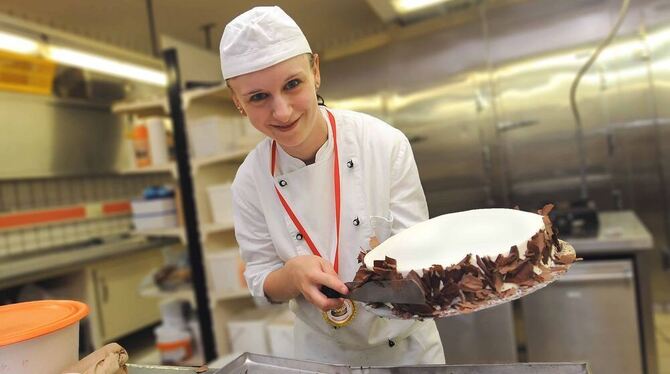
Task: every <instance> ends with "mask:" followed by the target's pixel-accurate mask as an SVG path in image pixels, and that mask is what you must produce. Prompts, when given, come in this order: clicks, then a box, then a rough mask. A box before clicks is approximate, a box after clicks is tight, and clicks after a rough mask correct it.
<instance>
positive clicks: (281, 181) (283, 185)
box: [279, 179, 288, 187]
mask: <svg viewBox="0 0 670 374" xmlns="http://www.w3.org/2000/svg"><path fill="white" fill-rule="evenodd" d="M287 184H288V183H286V181H285V180H283V179H282V180H280V181H279V185H280V186H282V187H286V185H287Z"/></svg>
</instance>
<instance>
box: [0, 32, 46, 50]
mask: <svg viewBox="0 0 670 374" xmlns="http://www.w3.org/2000/svg"><path fill="white" fill-rule="evenodd" d="M39 48H40V46H39V44H38V43H37V42H35V41H33V40H30V39H28V38H24V37H21V36H17V35H12V34H7V33H4V32H2V31H0V49H2V50H5V51H10V52H14V53H22V54H34V53H37V51H39Z"/></svg>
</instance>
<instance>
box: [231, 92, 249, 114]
mask: <svg viewBox="0 0 670 374" xmlns="http://www.w3.org/2000/svg"><path fill="white" fill-rule="evenodd" d="M232 99H233V104H235V108H237V111H238V112H240V114H241V115H243V116H246V115H247V113H246V112H245V111H244V109H243V108H242V104H240V100H239V99H238V98H237V96H235V92H233V95H232Z"/></svg>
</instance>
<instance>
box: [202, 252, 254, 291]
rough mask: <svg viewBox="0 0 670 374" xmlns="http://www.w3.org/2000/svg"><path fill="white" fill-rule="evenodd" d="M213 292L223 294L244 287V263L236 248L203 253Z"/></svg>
mask: <svg viewBox="0 0 670 374" xmlns="http://www.w3.org/2000/svg"><path fill="white" fill-rule="evenodd" d="M205 256H206V257H205V258H206V260H207V269H208V270H209V272H210V275H211V278H212V285H213V286H214V287H213V288H214V292H216V293H217V294H225V293H232V292H239V291H241V290H244V289H245V288H246V282H245V281H244V263H243V262H242V257H241V256H240V250H239V249H238V248H228V249H224V250H218V251H215V252H212V253H208V254H206V255H205Z"/></svg>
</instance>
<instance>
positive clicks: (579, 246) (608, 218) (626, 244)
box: [559, 210, 654, 256]
mask: <svg viewBox="0 0 670 374" xmlns="http://www.w3.org/2000/svg"><path fill="white" fill-rule="evenodd" d="M598 219H599V221H600V228H599V229H598V235H597V236H595V237H592V238H561V239H563V240H565V241H567V242H569V243H570V244H572V246H573V247H574V248H575V251H577V255H578V256H587V255H599V254H617V253H632V252H637V251H647V250H651V249H653V247H654V240H653V237H652V236H651V233H650V232H649V230H647V228H646V227H645V226H644V225H643V224H642V222H641V221H640V219H639V218H638V217H637V215H635V213H634V212H633V211H630V210H626V211H611V212H600V213H598ZM559 235H560V233H559Z"/></svg>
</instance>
